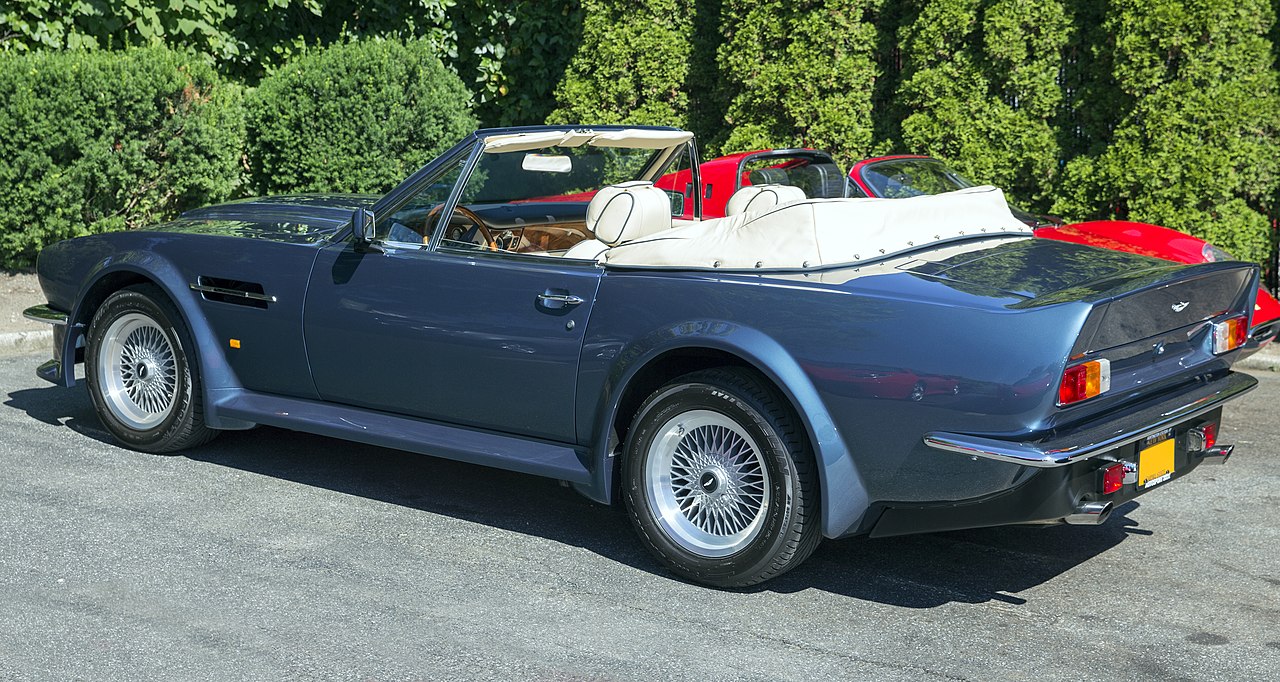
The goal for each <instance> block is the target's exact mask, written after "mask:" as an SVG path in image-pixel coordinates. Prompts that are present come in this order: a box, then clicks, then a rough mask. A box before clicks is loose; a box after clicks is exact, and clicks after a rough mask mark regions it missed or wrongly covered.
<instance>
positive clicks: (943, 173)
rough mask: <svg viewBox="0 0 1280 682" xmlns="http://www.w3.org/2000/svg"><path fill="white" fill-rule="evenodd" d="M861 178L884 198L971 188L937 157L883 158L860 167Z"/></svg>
mask: <svg viewBox="0 0 1280 682" xmlns="http://www.w3.org/2000/svg"><path fill="white" fill-rule="evenodd" d="M862 179H863V180H864V181H865V182H866V183H867V184H868V185H870V186H871V189H873V190H875V193H876V196H879V197H883V198H886V199H899V198H902V197H915V196H920V195H922V194H942V193H943V192H953V191H955V190H958V189H964V188H966V187H973V183H972V182H969V181H968V180H966V179H965V178H963V177H962V176H960V175H959V174H957V173H956V172H955V171H953V170H951V169H950V168H947V166H946V165H945V164H943V163H942V162H941V161H938V160H937V159H886V160H884V161H877V162H875V163H871V164H867V165H866V166H864V167H863V168H862Z"/></svg>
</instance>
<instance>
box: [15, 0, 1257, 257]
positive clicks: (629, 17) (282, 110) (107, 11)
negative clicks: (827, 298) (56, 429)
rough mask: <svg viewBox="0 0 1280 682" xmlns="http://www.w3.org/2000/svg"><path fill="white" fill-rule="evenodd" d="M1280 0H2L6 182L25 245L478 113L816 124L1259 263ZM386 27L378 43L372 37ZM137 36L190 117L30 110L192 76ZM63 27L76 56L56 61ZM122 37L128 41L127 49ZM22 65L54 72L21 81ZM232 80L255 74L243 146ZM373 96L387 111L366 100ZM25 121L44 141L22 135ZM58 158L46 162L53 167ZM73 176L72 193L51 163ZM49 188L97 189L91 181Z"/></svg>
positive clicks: (735, 132) (157, 211)
mask: <svg viewBox="0 0 1280 682" xmlns="http://www.w3.org/2000/svg"><path fill="white" fill-rule="evenodd" d="M1277 5H1280V0H1236V1H1234V2H1228V1H1227V0H1196V1H1195V2H1191V1H1190V0H1072V1H1071V2H1067V1H1066V0H900V1H899V2H888V1H887V0H795V1H794V2H791V3H784V2H782V1H781V0H758V1H756V2H751V3H748V2H744V1H743V0H640V1H639V2H631V3H623V2H620V1H619V0H560V1H558V2H534V1H533V0H509V1H507V2H496V1H495V0H163V1H161V2H153V1H150V0H10V1H9V2H7V3H6V4H4V5H0V54H3V55H7V56H4V57H3V59H0V70H2V71H3V73H0V82H3V83H4V87H5V88H7V90H5V91H4V92H5V95H4V96H5V97H7V98H8V100H7V101H6V102H5V106H6V110H5V111H3V112H0V119H2V121H3V125H4V126H7V127H6V128H4V129H3V130H2V131H0V133H2V134H4V136H5V139H4V140H0V145H10V146H6V147H4V148H5V149H13V150H14V152H13V154H12V156H10V157H9V158H6V159H0V167H2V168H4V172H6V173H8V174H9V175H8V176H6V177H5V178H0V180H5V181H13V182H17V183H18V184H19V185H21V186H20V187H16V188H14V187H10V188H6V189H4V190H0V191H3V192H8V193H9V196H14V197H19V196H21V197H25V198H22V199H21V201H26V202H29V203H26V204H23V203H18V204H15V205H17V206H19V207H20V208H21V209H22V210H21V211H19V212H23V211H27V209H28V208H30V209H32V210H35V211H36V212H37V213H39V212H40V211H44V210H45V209H48V215H49V216H50V217H49V218H48V223H47V225H45V224H44V223H40V224H32V225H29V227H30V228H31V230H32V231H33V232H34V233H36V234H35V236H34V237H32V238H31V239H27V238H26V237H17V236H12V235H10V236H9V237H7V238H8V239H10V241H9V242H7V244H9V245H10V246H9V247H8V248H10V250H11V251H13V252H14V253H20V254H28V255H19V256H15V257H16V258H27V257H29V251H30V249H31V248H32V247H31V244H39V243H44V242H43V241H42V240H44V239H45V238H46V236H42V235H46V234H47V235H61V234H72V233H77V234H78V233H82V232H87V231H93V230H100V229H107V228H109V227H118V226H127V225H133V224H137V223H138V222H140V221H144V220H147V219H150V218H152V217H160V216H165V215H168V214H169V213H171V212H172V211H173V210H176V207H177V206H178V205H180V204H181V203H182V202H184V201H187V200H188V199H189V198H191V197H195V196H201V197H206V198H216V197H221V196H225V195H227V194H229V193H232V192H237V193H244V192H248V191H283V190H301V189H379V188H383V187H386V186H388V185H389V184H390V183H392V182H394V180H396V179H398V178H399V177H400V175H402V174H403V173H404V172H407V170H406V169H409V168H411V167H413V166H415V165H416V164H418V163H421V162H422V161H424V160H425V158H426V157H427V156H429V155H430V153H431V151H432V150H435V149H437V148H439V146H440V145H444V144H448V143H450V142H452V141H453V140H454V139H456V138H457V137H458V136H459V135H460V134H462V133H463V132H465V129H466V128H469V127H470V126H471V125H473V124H474V123H475V119H476V118H478V119H479V120H480V122H481V123H483V124H485V125H521V124H532V123H537V122H541V121H544V120H548V121H552V122H581V123H615V122H619V123H621V122H625V123H648V124H662V125H674V126H684V127H690V128H692V129H694V130H695V131H696V132H697V133H698V134H699V137H700V139H701V141H702V145H703V148H704V152H705V153H704V155H713V154H716V153H721V152H729V151H738V150H743V149H747V148H758V147H781V146H813V147H819V148H823V149H827V150H829V151H832V152H834V153H835V155H836V156H837V158H838V159H839V160H841V161H842V162H844V163H846V164H848V163H851V162H852V161H853V160H855V159H856V158H858V157H861V156H864V155H868V154H879V153H887V152H889V151H898V152H914V153H927V154H933V155H936V156H940V157H943V158H945V159H947V160H949V161H951V162H952V163H953V164H954V165H955V166H956V167H957V168H959V169H960V170H961V172H963V173H964V174H966V175H968V176H970V177H971V179H973V180H977V181H982V182H990V183H993V184H997V185H1000V186H1002V187H1004V188H1005V189H1006V190H1008V193H1009V195H1010V196H1011V197H1012V198H1014V199H1015V200H1016V201H1019V202H1024V203H1026V204H1027V205H1029V206H1030V207H1033V208H1037V209H1039V210H1052V211H1054V212H1057V213H1060V214H1062V215H1064V217H1067V218H1071V219H1092V218H1106V217H1117V218H1128V219H1134V220H1144V221H1150V222H1155V223H1160V224H1165V225H1169V226H1171V227H1175V228H1178V229H1183V230H1188V231H1191V232H1193V233H1195V234H1197V235H1199V236H1202V237H1206V238H1208V239H1210V240H1212V241H1214V242H1215V243H1219V244H1220V245H1222V246H1224V247H1226V248H1228V249H1229V250H1232V251H1234V252H1235V253H1236V254H1237V255H1238V256H1241V257H1243V258H1247V259H1251V260H1259V259H1262V258H1264V257H1266V255H1267V253H1268V246H1269V245H1270V242H1269V240H1270V239H1271V237H1270V233H1269V227H1268V221H1269V220H1271V219H1272V217H1273V216H1274V215H1275V213H1276V210H1275V209H1276V207H1275V198H1276V196H1277V191H1278V190H1280V161H1278V159H1280V154H1278V153H1277V151H1280V150H1278V149H1277V146H1278V145H1277V144H1276V132H1277V128H1278V127H1280V94H1278V93H1277V83H1276V78H1277V76H1276V71H1275V60H1276V58H1277V55H1280V45H1277V42H1276V40H1277V36H1280V27H1278V26H1277V22H1276V16H1275V11H1276V6H1277ZM379 41H381V42H383V43H386V44H385V45H384V46H382V47H374V46H373V45H374V43H377V42H379ZM351 44H355V45H356V47H352V46H351ZM137 46H167V47H168V48H169V49H168V50H161V52H163V53H164V54H166V55H168V56H167V57H165V59H170V60H177V61H180V62H181V63H182V64H183V65H184V67H183V68H184V69H185V70H184V71H182V73H183V74H185V75H184V78H188V79H189V80H190V82H191V83H192V87H193V88H194V91H195V92H198V93H201V95H200V97H198V98H196V99H195V100H192V102H189V103H187V104H184V105H182V106H178V105H175V106H174V111H175V112H177V113H175V114H173V116H172V117H171V119H172V120H170V119H169V118H165V119H164V120H160V119H152V118H148V116H144V115H141V114H139V113H138V110H136V109H135V108H134V104H130V103H125V102H124V101H123V100H119V101H115V100H113V101H114V103H112V102H107V101H105V100H102V98H98V99H94V100H93V101H97V102H98V104H95V105H94V106H96V107H98V108H96V109H95V108H92V107H90V106H89V104H88V103H87V101H86V102H85V103H81V104H77V105H76V106H75V107H71V106H70V105H65V104H58V105H57V106H54V107H53V108H52V109H50V110H51V111H60V112H61V111H64V110H65V111H67V112H70V113H67V114H66V115H67V116H69V119H68V120H69V121H70V122H71V123H69V124H68V126H66V127H67V130H66V131H59V130H57V129H56V126H55V124H54V123H53V122H52V121H54V119H52V118H47V117H43V116H41V115H37V114H35V113H24V111H25V110H24V109H23V107H29V108H34V107H35V106H36V105H35V104H32V103H31V102H34V101H35V100H31V101H30V102H29V101H28V98H30V97H34V96H35V95H32V94H31V93H32V92H35V91H34V90H32V88H37V87H52V85H49V84H51V83H55V82H56V83H66V84H67V87H68V88H70V90H69V91H70V92H72V93H82V94H83V93H84V92H85V91H84V90H83V88H87V87H90V85H89V84H90V83H91V82H92V81H90V80H85V79H92V78H104V79H105V78H108V76H107V75H106V74H108V73H111V74H115V76H116V77H119V78H122V79H124V80H125V81H127V82H128V83H131V85H127V86H126V85H122V84H118V83H112V84H110V85H111V88H115V89H110V92H116V91H117V90H118V89H119V88H123V87H130V88H142V87H144V86H143V85H142V83H143V82H144V81H145V82H146V83H148V85H146V86H145V87H146V88H153V89H154V90H155V92H157V93H170V95H171V92H170V89H171V87H172V83H173V82H176V81H172V79H171V78H170V76H168V75H163V74H166V73H168V72H167V71H165V69H162V68H158V67H157V68H156V69H152V70H151V71H148V72H147V73H149V74H151V75H148V76H145V77H144V76H140V75H137V74H138V73H139V71H138V69H139V68H141V67H140V66H139V64H140V63H141V62H140V60H141V61H142V62H147V63H151V61H155V60H156V59H159V58H158V57H148V56H140V55H149V54H152V53H150V52H147V51H145V50H143V51H139V50H137V49H135V48H136V47H137ZM173 50H177V51H173ZM59 51H63V52H65V59H54V56H53V54H52V53H54V52H59ZM100 51H101V52H103V53H104V54H105V53H106V52H112V53H114V55H115V56H112V57H107V56H104V55H103V54H98V52H100ZM330 52H331V53H332V54H331V55H330V56H326V55H327V54H329V53H330ZM180 53H181V54H186V55H190V56H178V55H179V54H180ZM155 54H160V52H156V53H155ZM24 59H30V60H34V61H23V60H24ZM42 59H48V61H40V60H42ZM113 59H118V60H120V61H121V62H122V64H123V65H122V66H119V67H115V66H110V65H109V62H111V60H113ZM401 59H405V60H408V61H407V62H406V63H397V60H401ZM436 59H438V60H439V63H437V61H435V60H436ZM148 60H150V61H148ZM201 62H203V63H204V64H202V63H201ZM441 64H443V68H441ZM31 65H38V67H39V68H38V71H39V72H40V73H39V75H38V76H31V77H30V78H32V82H31V83H29V84H26V83H24V82H23V81H24V79H27V78H29V77H28V76H27V75H24V74H26V71H27V70H30V68H31ZM205 65H211V66H212V67H213V68H212V70H211V69H209V68H206V66H205ZM166 68H167V67H166ZM62 70H68V73H65V74H62V73H61V71H62ZM77 70H79V71H77ZM53 72H59V75H57V76H54V75H52V74H53ZM90 72H91V73H92V75H86V74H88V73H90ZM446 72H452V74H456V76H457V77H456V78H455V77H454V76H452V75H449V74H448V73H446ZM215 74H218V75H215ZM396 79H401V80H400V81H397V80H396ZM459 79H460V83H461V84H459ZM232 82H234V83H237V84H243V85H244V86H247V87H248V89H249V90H250V91H251V92H252V93H253V94H252V95H251V96H250V97H249V99H248V100H247V101H248V102H249V105H250V110H249V115H248V118H249V123H250V128H251V132H252V134H251V135H249V138H251V143H248V144H249V146H247V147H246V146H245V144H246V143H244V142H243V140H245V139H246V137H245V133H244V132H243V128H242V127H241V119H242V118H244V116H245V114H244V113H243V104H242V98H241V97H240V95H239V92H240V90H239V88H238V87H236V86H232V85H231V84H230V83H232ZM259 82H261V86H260V87H257V88H256V90H254V88H255V86H258V85H259ZM42 84H43V85H42ZM24 88H25V89H24ZM76 88H81V90H77V89H76ZM468 91H469V92H468ZM41 92H43V91H41ZM170 95H157V96H158V97H160V98H161V100H163V99H164V98H165V97H170ZM41 96H45V95H41ZM86 96H88V95H86ZM104 97H105V96H104ZM112 97H114V95H112ZM107 99H110V97H107ZM99 100H102V101H99ZM51 101H57V102H61V101H62V98H61V97H60V96H53V97H51ZM158 101H159V100H158ZM373 101H379V102H385V103H386V104H385V105H384V106H385V108H382V109H379V108H376V107H368V106H364V107H362V106H360V104H361V103H365V104H367V103H369V102H373ZM433 103H434V104H433ZM138 106H141V105H138ZM9 107H14V108H13V110H12V111H11V110H9V109H8V108H9ZM57 107H64V108H63V109H58V108H57ZM446 109H452V110H453V112H454V114H453V115H447V114H446V113H444V112H445V110H446ZM87 112H92V113H91V114H90V113H87ZM467 112H473V114H474V116H473V115H472V114H469V113H467ZM90 117H96V118H97V119H100V120H95V121H92V122H85V121H88V118H90ZM218 117H221V118H220V119H219V118H218ZM211 120H224V121H226V123H225V126H226V128H225V131H224V132H225V134H222V133H218V132H216V131H211V130H210V129H208V128H205V127H203V126H204V125H205V122H206V121H211ZM166 126H170V127H166ZM106 131H119V132H112V133H108V132H106ZM157 131H170V133H173V134H174V136H175V137H174V140H172V141H169V142H166V141H164V140H162V139H161V138H160V137H159V136H160V133H158V132H157ZM175 131H176V132H175ZM196 131H199V132H196ZM166 134H167V133H166ZM99 135H106V136H108V137H111V136H113V135H114V138H113V139H116V140H118V141H121V142H122V144H123V146H122V149H123V150H130V154H133V153H134V151H136V152H137V154H136V155H135V156H129V155H128V154H126V155H124V156H115V157H113V156H111V155H109V154H106V153H105V152H104V151H103V150H102V148H100V147H99V146H95V145H97V144H98V142H95V141H94V140H98V139H99V138H98V137H96V136H99ZM202 136H203V137H202ZM215 137H217V138H218V139H216V140H215V139H214V138H215ZM192 139H199V140H202V141H201V142H200V143H199V144H193V143H192V142H191V140H192ZM14 140H33V142H30V143H29V144H28V147H30V149H29V150H28V151H29V153H27V151H24V150H23V149H22V148H20V147H18V146H13V145H17V144H18V143H17V142H13V141H14ZM236 140H241V142H239V143H237V142H235V141H236ZM224 143H225V144H226V145H230V146H231V147H235V146H236V145H237V144H238V145H239V147H238V149H237V151H236V152H234V153H233V152H230V151H227V148H224ZM132 145H140V146H136V147H135V146H132ZM228 148H229V147H228ZM142 150H146V151H142ZM197 150H198V151H197ZM188 152H190V154H188ZM41 154H43V155H45V156H46V157H48V159H49V161H48V164H50V165H48V166H47V168H48V169H50V170H49V171H48V173H49V174H50V175H49V178H45V177H44V176H43V175H41V174H40V173H42V172H45V171H42V170H38V169H40V168H44V166H40V165H39V163H43V162H40V161H39V158H42V157H40V155H41ZM184 154H186V155H184ZM202 154H203V155H204V156H201V155H202ZM126 156H128V157H129V158H136V159H138V160H135V161H129V162H127V163H126V162H124V161H123V159H124V158H125V157H126ZM233 156H234V157H235V158H239V159H242V160H241V161H240V164H241V167H242V168H243V167H248V166H249V165H251V166H252V182H249V183H244V184H240V185H237V182H239V176H240V174H241V171H238V170H235V168H236V165H235V164H234V163H230V162H228V161H227V160H228V159H231V158H232V157H233ZM141 159H149V160H148V161H145V162H144V161H143V160H141ZM197 159H200V160H199V161H197ZM169 163H173V164H175V166H174V167H175V168H186V167H187V166H183V164H187V165H188V166H190V165H191V164H196V165H197V166H199V167H198V168H196V167H194V166H192V167H191V168H193V170H190V171H189V172H188V176H189V178H190V179H186V178H187V177H188V176H184V178H183V179H175V180H173V182H174V187H173V188H172V196H169V197H168V198H164V199H161V198H158V197H156V196H153V195H150V194H146V193H145V192H144V193H143V194H144V196H142V197H134V196H133V195H132V194H131V193H130V190H127V189H119V188H117V189H111V190H110V191H107V190H102V191H99V189H93V190H92V192H90V190H88V189H84V188H86V187H88V186H89V185H90V184H92V183H91V181H90V178H89V174H91V173H90V171H88V170H85V169H89V168H97V169H99V170H98V171H93V172H97V173H100V174H102V175H103V178H105V179H103V180H102V182H101V184H102V185H103V187H105V186H107V185H111V183H117V182H123V178H125V177H126V175H128V173H141V174H146V173H150V174H151V175H150V176H148V177H152V178H155V177H162V176H163V177H166V178H168V177H170V176H169V175H167V174H168V173H171V172H175V171H172V170H170V169H168V168H167V164H169ZM23 164H27V165H23ZM32 164H34V165H32ZM95 164H96V165H95ZM112 164H125V165H127V166H128V168H129V169H130V170H129V171H128V173H125V174H124V175H122V174H121V173H123V171H117V170H110V168H117V166H113V165H112ZM147 164H153V165H147ZM154 164H159V166H166V168H164V169H159V166H157V165H154ZM200 164H204V165H202V166H201V165H200ZM73 167H74V168H75V169H79V170H71V169H72V168H73ZM55 168H56V169H58V170H52V169H55ZM15 169H21V170H15ZM102 169H108V170H102ZM146 169H149V170H146ZM184 172H187V171H184ZM77 173H79V174H80V175H78V176H77V175H76V174H77ZM113 174H114V175H113ZM71 176H75V177H76V178H78V179H75V180H74V181H72V182H71V185H74V186H76V187H80V188H81V190H74V191H73V190H71V189H68V188H66V187H61V186H60V185H59V184H58V183H63V184H66V183H67V182H68V181H67V178H68V177H71ZM138 177H141V176H138ZM50 178H51V179H50ZM166 182H168V180H166ZM76 183H80V184H76ZM69 186H70V185H68V187H69ZM57 187H61V188H60V189H56V188H57ZM112 187H115V186H114V185H112ZM136 187H148V184H147V182H141V183H136ZM51 188H54V189H51ZM201 188H203V189H201ZM82 190H83V191H82ZM40 192H48V193H49V197H51V198H50V199H48V200H47V201H46V200H43V199H39V198H38V197H37V196H36V195H37V194H39V193H40ZM58 192H70V193H72V194H75V193H76V192H81V193H82V194H84V192H90V194H91V197H90V194H85V195H84V196H85V197H90V198H85V199H84V200H83V201H82V202H81V203H77V201H79V200H76V199H73V198H67V197H63V196H62V195H59V194H58ZM108 196H110V197H114V198H112V199H111V201H115V202H116V203H115V204H110V203H109V202H107V201H106V199H105V197H108ZM52 197H58V199H57V201H55V200H54V199H53V198H52ZM191 200H194V199H191ZM42 201H43V202H44V203H41V202H42ZM30 202H34V203H30ZM59 202H65V203H59ZM104 202H105V203H104ZM59 206H62V207H63V208H64V209H65V210H64V212H63V213H59V212H58V207H59ZM108 206H110V208H108ZM77 207H78V208H77ZM149 207H154V210H152V209H151V208H149ZM76 212H78V213H77V215H78V216H79V217H78V218H76V219H74V220H72V219H70V218H67V217H66V216H68V215H70V214H71V213H76ZM11 213H13V211H11ZM28 215H30V213H28ZM42 220H43V219H42ZM77 221H78V222H77ZM73 225H74V226H73ZM6 229H7V228H6ZM50 238H52V237H50ZM24 240H25V241H24Z"/></svg>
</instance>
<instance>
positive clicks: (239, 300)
mask: <svg viewBox="0 0 1280 682" xmlns="http://www.w3.org/2000/svg"><path fill="white" fill-rule="evenodd" d="M191 290H192V291H198V292H200V294H201V296H203V297H204V299H205V300H206V301H217V302H219V303H230V304H232V305H241V306H248V307H251V308H259V309H266V307H267V304H268V303H275V302H276V297H275V296H271V295H268V294H267V293H266V291H265V290H263V288H262V285H261V284H258V283H257V282H241V281H239V280H234V279H223V278H221V277H206V276H204V275H201V276H200V277H199V278H197V279H196V282H195V283H193V284H191Z"/></svg>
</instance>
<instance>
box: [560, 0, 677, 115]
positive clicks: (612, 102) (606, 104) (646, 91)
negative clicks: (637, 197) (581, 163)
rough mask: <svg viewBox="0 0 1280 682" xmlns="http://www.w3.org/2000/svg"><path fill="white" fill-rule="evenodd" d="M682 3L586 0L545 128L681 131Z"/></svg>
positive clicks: (663, 0) (672, 1)
mask: <svg viewBox="0 0 1280 682" xmlns="http://www.w3.org/2000/svg"><path fill="white" fill-rule="evenodd" d="M689 4H690V3H688V2H685V1H682V0H640V1H639V2H636V1H635V0H632V1H630V2H626V1H620V0H585V1H584V2H583V4H582V7H583V11H584V12H585V14H584V19H583V29H582V42H581V44H580V45H579V46H578V49H577V52H576V54H575V55H574V56H573V58H572V60H571V61H570V62H569V66H568V69H567V71H566V72H565V75H564V79H563V80H561V81H560V84H559V86H558V87H557V88H556V90H555V97H556V102H557V104H558V106H557V107H556V109H555V110H554V111H553V112H551V114H550V115H549V116H548V117H547V121H548V122H550V123H635V124H651V125H672V126H684V125H685V123H686V118H687V116H688V111H689V94H688V92H687V91H686V90H685V89H684V83H685V78H686V76H687V74H688V70H689V60H690V58H691V56H692V55H690V52H689V45H690V39H691V38H692V28H693V24H692V22H691V20H690V11H689V10H690V8H689Z"/></svg>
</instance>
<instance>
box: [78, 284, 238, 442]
mask: <svg viewBox="0 0 1280 682" xmlns="http://www.w3.org/2000/svg"><path fill="white" fill-rule="evenodd" d="M181 319H182V318H181V316H179V315H178V312H177V310H176V309H175V308H174V307H173V304H172V303H170V302H169V299H168V298H167V297H165V295H164V293H163V292H162V291H160V290H159V289H157V288H156V287H154V286H147V285H138V286H133V287H129V288H126V289H121V290H120V291H118V292H116V293H114V294H112V295H111V296H110V297H109V298H108V299H107V300H106V301H105V302H103V304H102V306H101V307H100V308H98V311H97V312H96V313H95V314H94V316H93V322H92V323H91V324H90V325H89V333H88V337H87V339H86V344H85V345H86V348H85V380H86V381H87V382H88V384H89V395H90V396H91V397H92V398H93V405H94V408H95V409H96V410H97V412H98V418H99V419H101V420H102V425H103V426H105V427H106V428H107V430H108V431H110V432H111V434H112V435H113V436H115V437H116V438H118V439H119V440H120V441H121V442H122V443H124V444H125V445H128V446H129V447H132V448H136V449H138V450H144V451H146V452H173V451H175V450H181V449H183V448H189V447H194V446H196V445H200V444H201V443H204V442H206V441H208V440H209V439H210V438H212V437H213V436H214V435H215V434H216V433H217V432H216V431H212V430H210V429H208V428H206V427H205V426H204V412H203V409H202V403H201V400H200V394H199V390H198V383H197V381H198V377H197V374H196V369H195V368H194V367H193V366H192V365H191V364H190V363H188V361H187V357H188V356H187V353H186V351H185V350H184V349H185V348H190V347H191V346H190V342H189V341H187V340H186V339H187V335H186V332H185V330H184V329H183V328H182V326H181V325H182V321H181Z"/></svg>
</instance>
